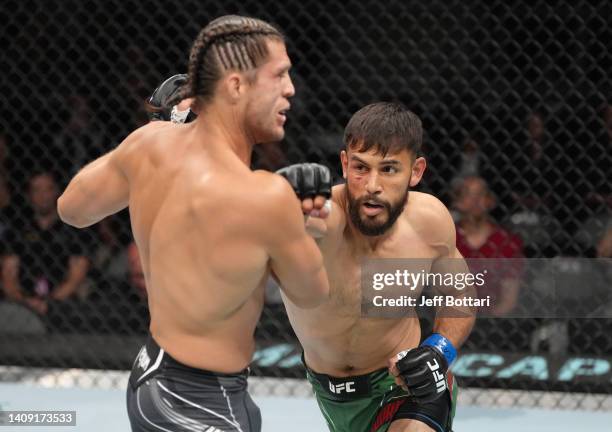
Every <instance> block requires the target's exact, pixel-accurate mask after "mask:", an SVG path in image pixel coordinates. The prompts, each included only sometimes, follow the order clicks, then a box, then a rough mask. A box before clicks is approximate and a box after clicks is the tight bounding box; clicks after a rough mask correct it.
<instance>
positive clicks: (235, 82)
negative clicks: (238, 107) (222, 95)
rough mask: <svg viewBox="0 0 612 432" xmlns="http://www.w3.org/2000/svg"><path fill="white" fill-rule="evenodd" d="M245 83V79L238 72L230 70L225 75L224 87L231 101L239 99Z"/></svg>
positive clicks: (235, 101) (234, 101)
mask: <svg viewBox="0 0 612 432" xmlns="http://www.w3.org/2000/svg"><path fill="white" fill-rule="evenodd" d="M245 84H246V80H245V79H244V77H243V76H241V75H240V74H239V73H237V72H232V73H230V74H228V75H227V77H226V78H225V80H224V87H225V90H226V93H227V95H228V96H229V98H230V100H231V101H232V103H237V102H238V101H239V100H240V96H241V95H242V94H243V93H244V91H245Z"/></svg>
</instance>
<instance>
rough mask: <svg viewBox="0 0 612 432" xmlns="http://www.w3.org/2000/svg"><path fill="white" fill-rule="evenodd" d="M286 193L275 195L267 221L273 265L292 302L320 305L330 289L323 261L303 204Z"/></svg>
mask: <svg viewBox="0 0 612 432" xmlns="http://www.w3.org/2000/svg"><path fill="white" fill-rule="evenodd" d="M283 182H284V180H283ZM286 186H287V188H288V184H287V185H286ZM284 192H285V193H280V194H278V195H276V196H275V199H274V210H273V211H272V212H271V215H270V218H269V219H267V220H266V221H265V223H266V229H265V231H266V232H267V233H268V239H267V240H266V243H267V244H268V245H269V247H268V254H269V256H270V265H271V268H272V270H273V272H274V273H275V274H276V276H277V277H278V279H279V281H280V285H281V288H282V290H283V292H284V293H285V294H286V295H287V297H288V298H289V299H290V300H291V301H292V302H294V303H295V304H296V305H297V306H300V307H312V306H316V305H318V304H319V303H320V302H321V301H322V300H323V299H324V298H325V297H326V296H327V293H328V290H329V288H328V285H327V277H326V274H325V270H324V268H323V258H322V256H321V252H320V251H319V248H318V247H317V244H316V243H315V241H314V239H313V238H312V237H310V236H309V235H308V234H307V232H306V228H305V227H304V219H303V216H302V212H301V209H300V204H299V201H298V200H297V198H296V197H295V195H294V193H293V191H292V190H290V189H288V190H286V191H284Z"/></svg>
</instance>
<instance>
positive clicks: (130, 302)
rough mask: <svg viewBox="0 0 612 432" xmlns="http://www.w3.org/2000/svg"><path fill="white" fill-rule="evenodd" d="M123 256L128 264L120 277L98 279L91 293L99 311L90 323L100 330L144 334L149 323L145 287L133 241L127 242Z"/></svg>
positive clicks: (114, 332)
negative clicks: (118, 278)
mask: <svg viewBox="0 0 612 432" xmlns="http://www.w3.org/2000/svg"><path fill="white" fill-rule="evenodd" d="M122 256H124V257H125V258H126V260H127V261H126V264H127V268H128V272H127V274H126V275H125V277H124V278H123V280H116V279H105V280H101V281H100V283H98V290H97V291H96V292H95V293H94V295H93V296H92V299H93V302H94V303H93V304H94V309H95V310H96V311H98V312H99V313H98V314H97V316H95V317H94V325H93V327H94V328H95V330H96V331H97V332H103V333H104V332H110V333H113V334H126V335H130V334H145V333H146V332H147V330H148V327H149V310H148V304H147V287H146V283H145V277H144V273H143V270H142V264H141V261H140V255H139V253H138V247H137V246H136V243H134V242H133V241H132V242H130V243H129V244H128V246H127V247H125V250H124V252H123V253H122ZM96 320H97V321H96Z"/></svg>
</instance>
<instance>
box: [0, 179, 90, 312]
mask: <svg viewBox="0 0 612 432" xmlns="http://www.w3.org/2000/svg"><path fill="white" fill-rule="evenodd" d="M58 196H59V188H58V184H57V181H56V179H55V177H54V176H53V174H52V173H51V172H49V171H42V172H38V173H36V174H34V175H32V176H31V178H30V180H29V185H28V200H29V204H30V206H31V210H32V214H31V216H30V217H29V218H28V219H27V220H22V221H21V222H22V223H21V224H19V225H14V226H12V227H11V228H10V229H9V230H8V232H7V244H6V246H7V251H6V257H5V259H4V265H3V269H2V270H3V271H2V282H3V288H4V290H5V295H6V297H7V298H8V299H11V300H14V301H16V302H22V303H24V304H26V305H28V306H29V307H30V308H32V309H33V310H35V311H36V312H38V313H39V314H41V315H45V314H47V312H48V310H49V302H50V301H52V300H55V301H58V302H59V301H67V300H68V299H70V298H73V297H75V296H76V295H77V290H78V288H79V286H80V284H81V283H82V282H83V281H84V280H85V277H86V276H87V271H88V269H89V260H88V258H87V254H86V252H85V249H86V244H87V241H86V239H87V238H88V233H87V232H79V231H77V230H75V229H73V228H71V227H69V226H67V225H65V224H63V223H62V222H61V221H60V219H59V217H58V214H57V210H56V201H57V198H58Z"/></svg>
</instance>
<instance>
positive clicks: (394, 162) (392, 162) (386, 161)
mask: <svg viewBox="0 0 612 432" xmlns="http://www.w3.org/2000/svg"><path fill="white" fill-rule="evenodd" d="M353 161H357V162H360V163H362V164H364V165H370V164H369V163H367V162H366V161H364V160H363V159H361V158H360V157H359V156H355V155H351V162H353ZM380 165H393V166H399V165H401V162H400V161H398V160H396V159H383V160H382V162H380Z"/></svg>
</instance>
